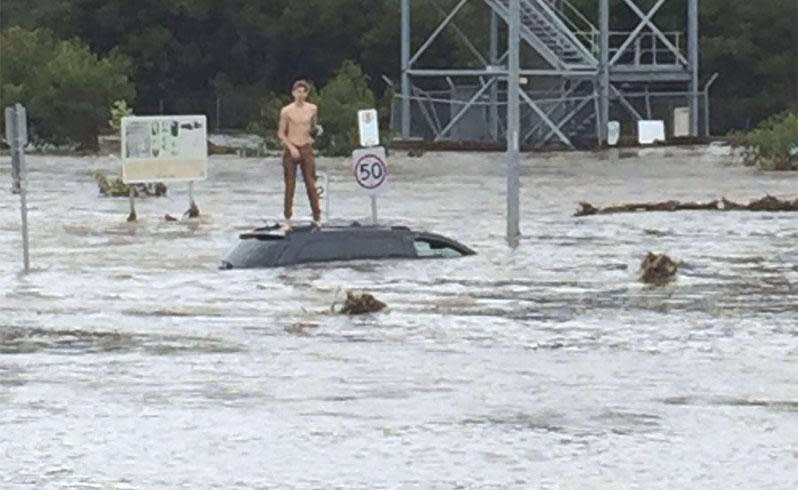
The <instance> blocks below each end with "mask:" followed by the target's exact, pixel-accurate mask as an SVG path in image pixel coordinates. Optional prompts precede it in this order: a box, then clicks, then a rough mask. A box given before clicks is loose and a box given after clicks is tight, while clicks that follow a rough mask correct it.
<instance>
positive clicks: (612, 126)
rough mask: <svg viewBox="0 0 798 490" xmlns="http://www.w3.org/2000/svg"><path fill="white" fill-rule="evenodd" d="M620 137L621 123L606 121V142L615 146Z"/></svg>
mask: <svg viewBox="0 0 798 490" xmlns="http://www.w3.org/2000/svg"><path fill="white" fill-rule="evenodd" d="M620 139H621V123H620V122H618V121H610V122H608V123H607V144H608V145H610V146H615V145H617V144H618V140H620Z"/></svg>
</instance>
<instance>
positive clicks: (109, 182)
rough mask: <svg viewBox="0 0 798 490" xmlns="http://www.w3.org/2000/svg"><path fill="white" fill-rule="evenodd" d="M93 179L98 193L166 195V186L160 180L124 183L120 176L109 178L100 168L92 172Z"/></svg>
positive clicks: (111, 195)
mask: <svg viewBox="0 0 798 490" xmlns="http://www.w3.org/2000/svg"><path fill="white" fill-rule="evenodd" d="M94 180H95V181H97V186H98V187H99V188H100V195H102V196H110V197H128V196H129V195H130V192H131V190H132V192H133V197H145V196H146V197H161V196H165V195H166V191H167V187H166V185H165V184H163V183H162V182H157V183H154V184H130V185H128V184H125V183H124V182H122V178H121V177H117V178H115V179H109V178H108V177H106V175H105V174H104V173H103V172H101V171H100V170H98V171H96V172H94Z"/></svg>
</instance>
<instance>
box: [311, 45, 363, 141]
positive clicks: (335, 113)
mask: <svg viewBox="0 0 798 490" xmlns="http://www.w3.org/2000/svg"><path fill="white" fill-rule="evenodd" d="M317 100H318V106H319V122H320V123H321V124H322V125H323V126H324V134H323V135H321V136H320V137H319V139H318V147H319V148H320V149H321V150H322V151H324V152H325V153H327V154H330V155H346V154H349V153H351V151H352V150H353V149H354V148H355V147H356V146H357V144H358V140H359V137H358V127H357V111H359V110H361V109H372V108H374V107H375V99H374V94H373V93H372V91H371V89H369V85H368V77H367V76H366V75H365V74H364V73H363V70H362V69H361V68H360V66H358V65H357V63H355V62H353V61H349V60H347V61H344V62H343V64H342V65H341V67H340V68H339V69H338V71H337V72H336V75H335V77H334V78H333V79H332V80H330V82H329V83H328V84H327V85H325V86H324V88H323V89H321V93H320V94H319V96H318V98H317Z"/></svg>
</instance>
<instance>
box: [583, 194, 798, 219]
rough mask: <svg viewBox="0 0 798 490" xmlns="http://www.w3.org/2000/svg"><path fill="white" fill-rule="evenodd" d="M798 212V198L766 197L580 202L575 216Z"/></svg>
mask: <svg viewBox="0 0 798 490" xmlns="http://www.w3.org/2000/svg"><path fill="white" fill-rule="evenodd" d="M695 210H704V211H769V212H778V211H798V198H796V199H795V200H794V201H790V200H787V199H785V200H782V199H779V198H777V197H773V196H771V195H769V194H768V195H766V196H765V197H763V198H761V199H754V200H753V201H751V202H749V203H748V204H740V203H736V202H734V201H729V200H728V199H726V198H725V197H724V198H721V199H720V200H714V201H710V202H706V203H702V202H680V201H662V202H651V203H630V204H617V205H614V206H607V207H603V208H601V207H596V206H593V205H592V204H590V203H587V202H580V203H579V209H577V211H576V214H574V216H593V215H595V214H614V213H639V212H644V211H668V212H670V211H695Z"/></svg>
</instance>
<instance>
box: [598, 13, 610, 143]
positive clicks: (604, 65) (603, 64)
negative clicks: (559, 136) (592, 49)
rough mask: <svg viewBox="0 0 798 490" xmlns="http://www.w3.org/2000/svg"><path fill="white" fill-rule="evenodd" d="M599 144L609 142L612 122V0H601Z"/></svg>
mask: <svg viewBox="0 0 798 490" xmlns="http://www.w3.org/2000/svg"><path fill="white" fill-rule="evenodd" d="M599 33H600V34H599V36H600V40H599V119H598V121H596V124H598V125H599V132H598V133H599V135H600V137H599V146H604V144H605V143H606V142H607V125H608V124H609V122H610V61H609V59H610V1H609V0H599Z"/></svg>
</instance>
